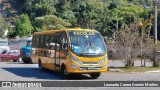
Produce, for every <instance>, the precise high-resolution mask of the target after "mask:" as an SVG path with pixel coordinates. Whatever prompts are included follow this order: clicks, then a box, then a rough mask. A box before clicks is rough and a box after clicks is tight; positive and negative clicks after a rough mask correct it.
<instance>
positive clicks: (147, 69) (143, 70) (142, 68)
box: [110, 67, 160, 72]
mask: <svg viewBox="0 0 160 90" xmlns="http://www.w3.org/2000/svg"><path fill="white" fill-rule="evenodd" d="M110 69H120V70H122V71H124V72H146V71H153V70H160V67H129V68H126V67H119V68H110Z"/></svg>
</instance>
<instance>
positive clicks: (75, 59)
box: [70, 55, 82, 64]
mask: <svg viewBox="0 0 160 90" xmlns="http://www.w3.org/2000/svg"><path fill="white" fill-rule="evenodd" d="M70 58H71V60H73V61H75V62H76V63H78V64H82V62H81V61H79V60H78V59H77V58H75V57H73V56H72V55H70Z"/></svg>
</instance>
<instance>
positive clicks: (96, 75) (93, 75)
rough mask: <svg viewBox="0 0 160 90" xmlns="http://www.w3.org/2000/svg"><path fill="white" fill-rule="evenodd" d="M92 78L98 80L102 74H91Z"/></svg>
mask: <svg viewBox="0 0 160 90" xmlns="http://www.w3.org/2000/svg"><path fill="white" fill-rule="evenodd" d="M89 75H90V76H91V77H92V78H98V77H99V76H100V75H101V73H91V74H89Z"/></svg>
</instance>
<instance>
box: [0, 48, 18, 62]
mask: <svg viewBox="0 0 160 90" xmlns="http://www.w3.org/2000/svg"><path fill="white" fill-rule="evenodd" d="M19 58H20V51H19V50H4V51H2V52H1V53H0V61H3V60H13V61H14V62H16V61H18V60H19Z"/></svg>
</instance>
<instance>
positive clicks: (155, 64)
mask: <svg viewBox="0 0 160 90" xmlns="http://www.w3.org/2000/svg"><path fill="white" fill-rule="evenodd" d="M158 2H159V0H153V5H154V23H153V26H154V27H153V38H154V42H155V44H157V7H158ZM157 66H159V63H158V60H157V47H155V48H154V49H153V67H157Z"/></svg>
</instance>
